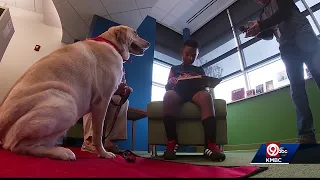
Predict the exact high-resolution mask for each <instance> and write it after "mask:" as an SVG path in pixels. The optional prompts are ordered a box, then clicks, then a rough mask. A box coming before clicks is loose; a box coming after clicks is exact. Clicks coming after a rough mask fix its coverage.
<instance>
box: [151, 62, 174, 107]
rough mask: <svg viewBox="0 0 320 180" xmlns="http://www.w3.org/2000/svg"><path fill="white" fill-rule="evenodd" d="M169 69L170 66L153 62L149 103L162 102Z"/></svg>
mask: <svg viewBox="0 0 320 180" xmlns="http://www.w3.org/2000/svg"><path fill="white" fill-rule="evenodd" d="M170 68H171V67H170V66H167V65H165V64H162V63H159V62H157V61H154V62H153V70H152V90H151V101H162V100H163V96H164V94H165V93H166V89H165V85H166V84H167V80H168V76H169V73H170Z"/></svg>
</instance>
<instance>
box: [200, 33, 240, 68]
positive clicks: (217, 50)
mask: <svg viewBox="0 0 320 180" xmlns="http://www.w3.org/2000/svg"><path fill="white" fill-rule="evenodd" d="M214 42H215V43H212V45H210V46H207V47H206V48H204V49H201V51H207V52H208V53H207V54H205V55H204V56H202V57H201V58H200V59H199V62H200V65H204V64H205V63H207V62H209V61H211V60H213V59H215V58H217V57H219V56H221V55H223V54H224V53H226V52H228V51H230V50H232V49H234V48H236V47H237V44H236V40H235V39H234V37H233V34H232V31H231V30H230V31H227V32H226V33H224V34H222V35H221V37H218V38H216V39H215V40H214ZM207 49H209V51H208V50H207Z"/></svg>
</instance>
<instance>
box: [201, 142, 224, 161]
mask: <svg viewBox="0 0 320 180" xmlns="http://www.w3.org/2000/svg"><path fill="white" fill-rule="evenodd" d="M203 155H204V156H205V157H206V158H207V159H209V160H211V161H215V162H222V161H224V160H225V159H226V155H225V154H224V153H223V152H222V151H221V150H220V148H219V147H218V146H217V145H216V144H214V143H209V145H208V147H206V148H205V149H204V152H203Z"/></svg>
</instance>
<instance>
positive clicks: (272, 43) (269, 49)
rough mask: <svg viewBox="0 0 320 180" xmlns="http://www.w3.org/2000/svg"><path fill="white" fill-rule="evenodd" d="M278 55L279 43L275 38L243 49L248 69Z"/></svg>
mask: <svg viewBox="0 0 320 180" xmlns="http://www.w3.org/2000/svg"><path fill="white" fill-rule="evenodd" d="M278 53H280V51H279V43H278V42H277V41H276V39H275V38H273V39H272V40H269V41H265V40H260V41H258V42H256V43H254V44H252V45H250V46H248V47H246V48H244V49H243V54H244V57H245V62H246V65H247V67H248V66H251V65H253V64H255V63H257V62H260V61H262V60H264V59H266V58H269V57H270V56H273V55H275V54H278Z"/></svg>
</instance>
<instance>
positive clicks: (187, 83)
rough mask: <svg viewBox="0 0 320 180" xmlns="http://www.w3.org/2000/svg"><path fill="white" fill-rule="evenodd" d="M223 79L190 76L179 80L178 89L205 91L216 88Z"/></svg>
mask: <svg viewBox="0 0 320 180" xmlns="http://www.w3.org/2000/svg"><path fill="white" fill-rule="evenodd" d="M220 82H221V79H218V78H214V77H209V76H202V75H198V76H190V77H183V78H178V83H177V86H176V87H177V88H183V89H204V88H207V87H209V88H215V87H216V86H217V85H218V84H219V83H220Z"/></svg>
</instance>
